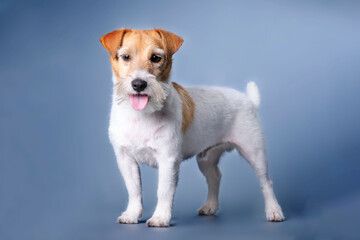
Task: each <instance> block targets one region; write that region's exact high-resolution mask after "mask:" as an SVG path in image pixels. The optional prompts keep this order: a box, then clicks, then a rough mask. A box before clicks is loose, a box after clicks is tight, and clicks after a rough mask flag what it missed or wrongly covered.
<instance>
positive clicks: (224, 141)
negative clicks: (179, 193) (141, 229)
mask: <svg viewBox="0 0 360 240" xmlns="http://www.w3.org/2000/svg"><path fill="white" fill-rule="evenodd" d="M100 41H101V43H102V45H103V46H104V48H105V49H106V50H107V51H108V52H109V53H110V62H111V66H112V70H113V83H114V88H113V97H112V108H111V116H110V126H109V138H110V141H111V143H112V146H113V148H114V151H115V155H116V158H117V163H118V166H119V169H120V172H121V174H122V176H123V178H124V181H125V185H126V188H127V190H128V194H129V201H128V206H127V209H126V211H124V212H123V213H122V214H121V216H120V217H119V218H118V222H119V223H138V220H139V218H140V217H141V215H142V212H143V209H142V194H141V179H140V171H139V163H145V164H148V165H149V166H152V167H155V168H158V169H159V183H158V190H157V197H158V203H157V206H156V209H155V212H154V214H153V216H152V217H151V218H150V219H149V220H147V222H146V224H147V225H148V226H150V227H167V226H169V225H170V221H171V215H172V207H173V201H174V193H175V188H176V185H177V182H178V177H179V167H180V163H181V162H182V161H183V160H184V159H188V158H191V157H192V156H194V155H196V158H197V163H198V165H199V168H200V171H201V172H202V173H203V174H204V176H205V178H206V182H207V184H208V196H207V200H206V202H205V204H204V205H203V206H202V207H201V208H200V209H199V210H198V213H199V215H214V214H215V212H216V211H217V209H218V207H219V202H218V195H219V183H220V178H221V173H220V170H219V168H218V166H217V165H218V163H219V159H220V157H221V155H222V154H223V153H224V152H226V151H231V150H233V149H236V150H237V151H238V152H239V153H240V154H241V155H242V156H243V157H244V158H245V159H246V160H247V161H248V162H249V164H250V165H251V166H252V167H253V169H254V170H255V172H256V175H257V177H258V178H259V181H260V186H261V189H262V192H263V195H264V198H265V213H266V218H267V220H268V221H275V222H279V221H283V220H284V215H283V213H282V211H281V208H280V206H279V204H278V202H277V200H276V197H275V194H274V191H273V187H272V182H271V180H270V178H269V176H268V167H267V160H266V156H265V144H264V136H263V133H262V129H261V126H260V123H259V119H258V111H257V109H258V107H259V104H260V95H259V90H258V88H257V86H256V84H255V83H254V82H250V83H248V84H247V88H246V94H244V93H240V92H238V91H236V90H234V89H229V88H223V87H187V88H184V87H182V86H180V85H179V84H177V83H175V82H171V81H170V71H171V65H172V56H173V54H174V53H175V52H176V51H177V50H178V49H179V48H180V46H181V45H182V43H183V39H182V38H181V37H179V36H177V35H175V34H174V33H171V32H168V31H165V30H162V29H154V30H134V29H124V28H123V29H119V30H116V31H113V32H110V33H108V34H106V35H104V36H102V37H101V39H100Z"/></svg>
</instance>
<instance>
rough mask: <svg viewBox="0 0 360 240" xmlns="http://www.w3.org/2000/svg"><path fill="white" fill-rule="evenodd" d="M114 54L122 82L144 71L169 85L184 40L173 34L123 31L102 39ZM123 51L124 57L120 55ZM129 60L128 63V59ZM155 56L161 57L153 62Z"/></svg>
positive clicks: (114, 68)
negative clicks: (173, 58)
mask: <svg viewBox="0 0 360 240" xmlns="http://www.w3.org/2000/svg"><path fill="white" fill-rule="evenodd" d="M100 41H101V43H102V45H103V46H104V48H105V49H106V50H107V51H108V52H109V53H110V62H111V65H112V68H113V70H114V73H115V76H116V78H117V80H118V81H120V80H121V79H123V78H126V77H128V76H129V75H130V74H131V73H134V72H135V71H138V70H144V71H147V72H149V73H150V74H153V75H154V76H156V78H157V79H158V80H159V81H164V82H166V81H167V80H168V78H169V76H170V71H171V65H172V55H173V54H174V53H175V52H176V51H177V50H178V49H179V48H180V46H181V44H182V43H183V39H182V38H181V37H179V36H177V35H175V34H173V33H171V32H168V31H165V30H162V29H155V30H135V29H125V28H122V29H119V30H116V31H113V32H110V33H108V34H106V35H104V36H102V37H101V39H100ZM119 49H120V56H118V51H119ZM125 55H126V56H129V59H128V60H126V59H125V58H124V56H125ZM153 55H157V56H160V57H161V60H160V61H159V62H153V61H151V58H152V56H153Z"/></svg>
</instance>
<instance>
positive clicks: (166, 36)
mask: <svg viewBox="0 0 360 240" xmlns="http://www.w3.org/2000/svg"><path fill="white" fill-rule="evenodd" d="M154 31H155V32H157V33H158V34H159V35H160V37H161V39H162V40H163V42H164V47H165V48H166V49H165V50H166V51H167V52H168V53H169V54H170V55H173V54H174V53H176V52H177V50H179V48H180V47H181V45H182V43H183V42H184V39H182V38H181V37H179V36H178V35H176V34H174V33H172V32H169V31H166V30H163V29H154Z"/></svg>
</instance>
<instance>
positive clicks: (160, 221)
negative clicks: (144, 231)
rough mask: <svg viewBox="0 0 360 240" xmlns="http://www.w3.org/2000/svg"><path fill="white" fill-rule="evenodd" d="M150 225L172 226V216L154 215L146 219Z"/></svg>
mask: <svg viewBox="0 0 360 240" xmlns="http://www.w3.org/2000/svg"><path fill="white" fill-rule="evenodd" d="M146 225H147V226H148V227H168V226H170V218H167V217H161V216H152V217H151V218H150V219H149V220H147V221H146Z"/></svg>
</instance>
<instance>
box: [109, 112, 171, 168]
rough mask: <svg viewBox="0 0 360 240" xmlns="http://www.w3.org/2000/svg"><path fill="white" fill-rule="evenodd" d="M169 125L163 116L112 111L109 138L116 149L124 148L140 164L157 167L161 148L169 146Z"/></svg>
mask: <svg viewBox="0 0 360 240" xmlns="http://www.w3.org/2000/svg"><path fill="white" fill-rule="evenodd" d="M168 128H169V123H168V122H167V121H166V118H165V117H164V116H161V115H157V116H152V115H142V114H133V113H130V114H129V113H127V112H124V111H116V112H115V111H112V113H111V117H110V126H109V137H110V141H111V143H112V144H113V146H114V148H123V149H125V150H126V152H127V154H129V155H130V156H132V157H133V158H135V159H136V160H137V161H138V162H143V163H146V164H148V165H150V166H153V167H156V166H157V160H156V159H157V155H158V152H159V150H160V149H161V147H164V146H165V145H166V144H168V139H169V137H170V136H169V131H167V130H166V129H168Z"/></svg>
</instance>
